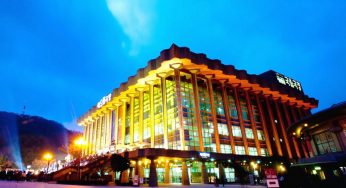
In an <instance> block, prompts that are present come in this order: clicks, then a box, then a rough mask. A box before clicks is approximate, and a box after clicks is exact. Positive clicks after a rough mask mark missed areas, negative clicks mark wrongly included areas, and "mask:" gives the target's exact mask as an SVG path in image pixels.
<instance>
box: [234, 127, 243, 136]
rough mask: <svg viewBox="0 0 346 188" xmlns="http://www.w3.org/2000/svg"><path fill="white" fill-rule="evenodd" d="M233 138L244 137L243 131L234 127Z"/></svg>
mask: <svg viewBox="0 0 346 188" xmlns="http://www.w3.org/2000/svg"><path fill="white" fill-rule="evenodd" d="M232 133H233V136H236V137H242V134H241V130H240V127H239V126H232Z"/></svg>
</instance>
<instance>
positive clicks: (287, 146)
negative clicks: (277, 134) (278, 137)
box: [274, 100, 292, 159]
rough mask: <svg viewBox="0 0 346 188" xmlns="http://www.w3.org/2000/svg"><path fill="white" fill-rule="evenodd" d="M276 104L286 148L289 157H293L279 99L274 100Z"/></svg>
mask: <svg viewBox="0 0 346 188" xmlns="http://www.w3.org/2000/svg"><path fill="white" fill-rule="evenodd" d="M274 105H275V108H276V114H277V115H278V119H279V124H280V128H281V132H282V137H283V140H284V144H285V146H286V150H287V153H288V158H290V159H292V151H291V147H290V144H289V142H288V138H287V134H286V129H285V126H284V121H283V119H282V116H281V111H280V108H279V104H278V101H277V100H274Z"/></svg>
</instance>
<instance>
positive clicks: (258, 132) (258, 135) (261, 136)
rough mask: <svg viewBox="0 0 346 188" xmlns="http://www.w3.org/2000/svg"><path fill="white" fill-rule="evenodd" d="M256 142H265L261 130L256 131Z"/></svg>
mask: <svg viewBox="0 0 346 188" xmlns="http://www.w3.org/2000/svg"><path fill="white" fill-rule="evenodd" d="M257 137H258V140H265V137H264V133H263V131H262V130H257Z"/></svg>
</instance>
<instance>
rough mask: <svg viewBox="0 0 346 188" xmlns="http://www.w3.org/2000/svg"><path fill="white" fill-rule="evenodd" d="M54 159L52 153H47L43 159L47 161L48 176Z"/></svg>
mask: <svg viewBox="0 0 346 188" xmlns="http://www.w3.org/2000/svg"><path fill="white" fill-rule="evenodd" d="M52 158H53V155H52V154H51V153H49V152H47V153H45V154H44V155H43V159H45V160H46V161H47V171H46V174H48V169H49V163H50V161H51V160H52Z"/></svg>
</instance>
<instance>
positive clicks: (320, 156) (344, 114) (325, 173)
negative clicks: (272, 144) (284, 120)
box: [288, 102, 346, 180]
mask: <svg viewBox="0 0 346 188" xmlns="http://www.w3.org/2000/svg"><path fill="white" fill-rule="evenodd" d="M288 134H289V135H290V136H291V137H295V138H297V139H300V140H302V142H301V144H302V147H303V149H304V153H305V156H306V157H305V158H301V159H299V160H298V163H297V164H295V166H298V167H302V168H305V170H306V171H307V172H309V173H310V174H315V175H317V176H319V178H320V179H321V180H325V179H331V180H333V179H335V176H336V177H338V176H339V177H342V176H344V177H346V102H342V103H338V104H335V105H332V106H331V107H329V108H327V109H325V110H322V111H320V112H317V113H315V114H313V115H310V116H307V117H305V118H303V119H301V120H300V121H298V122H296V123H294V124H293V125H292V126H291V127H289V128H288Z"/></svg>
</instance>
